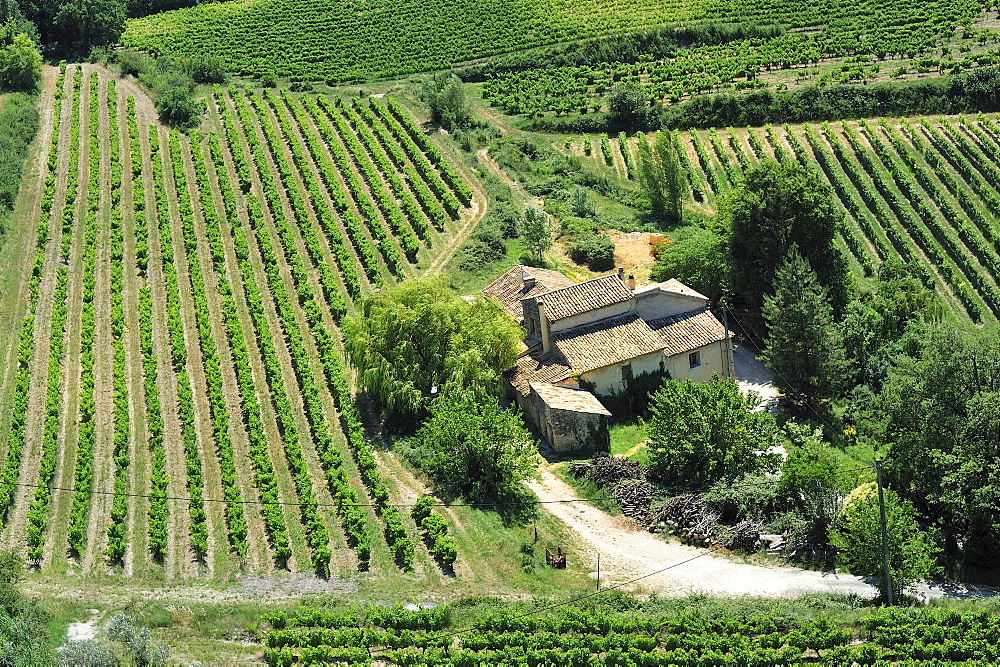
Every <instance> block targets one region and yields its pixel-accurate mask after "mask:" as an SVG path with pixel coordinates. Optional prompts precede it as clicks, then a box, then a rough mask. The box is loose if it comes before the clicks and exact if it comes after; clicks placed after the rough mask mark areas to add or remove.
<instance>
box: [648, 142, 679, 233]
mask: <svg viewBox="0 0 1000 667" xmlns="http://www.w3.org/2000/svg"><path fill="white" fill-rule="evenodd" d="M679 150H680V145H679V144H678V141H677V135H676V133H675V132H672V131H670V130H662V131H660V132H657V133H656V134H654V135H652V137H651V139H650V140H643V138H641V137H640V139H639V183H640V185H641V186H642V190H643V192H644V193H645V194H646V197H647V198H648V199H649V205H650V209H651V212H652V214H653V215H654V216H656V217H657V218H661V219H662V220H663V221H664V222H666V223H667V224H670V225H677V224H680V223H681V221H682V218H683V217H684V207H683V201H682V196H683V190H682V183H683V180H684V172H683V170H682V168H681V163H680V158H679V157H678V155H677V153H678V151H679Z"/></svg>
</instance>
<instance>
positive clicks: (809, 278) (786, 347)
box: [762, 244, 847, 403]
mask: <svg viewBox="0 0 1000 667" xmlns="http://www.w3.org/2000/svg"><path fill="white" fill-rule="evenodd" d="M763 310H764V312H763V314H764V321H765V322H766V323H767V328H768V331H769V332H770V333H769V336H768V339H767V347H766V348H765V349H764V354H763V356H762V360H763V361H764V363H765V364H767V366H768V367H770V368H771V370H773V371H775V372H776V373H777V374H778V375H779V376H780V378H781V379H782V380H783V381H784V382H786V383H787V384H789V385H791V388H792V391H789V390H787V389H783V391H785V392H786V393H785V397H786V398H787V399H790V400H792V401H793V402H807V403H815V402H816V401H817V400H819V399H824V398H832V397H834V396H836V395H837V394H839V393H840V391H841V389H842V387H843V386H844V379H845V377H846V375H847V357H846V355H845V352H844V344H843V339H842V338H841V336H840V330H839V329H838V328H837V327H836V323H835V322H834V320H833V308H832V307H831V306H830V304H829V302H828V301H827V290H826V288H825V287H823V286H822V285H821V284H820V283H819V280H818V279H817V277H816V274H815V273H814V272H813V270H812V269H811V268H810V266H809V263H808V262H807V261H806V260H805V258H804V257H802V255H800V254H799V251H798V247H797V246H796V245H794V244H793V245H792V247H791V248H790V249H789V250H788V254H787V255H786V257H785V261H784V262H782V264H781V265H780V266H779V267H778V270H777V272H776V273H775V276H774V294H773V295H768V296H765V297H764V309H763Z"/></svg>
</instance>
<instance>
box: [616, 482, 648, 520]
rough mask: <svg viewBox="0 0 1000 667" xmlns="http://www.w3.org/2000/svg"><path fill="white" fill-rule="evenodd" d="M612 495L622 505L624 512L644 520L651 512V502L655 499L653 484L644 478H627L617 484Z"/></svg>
mask: <svg viewBox="0 0 1000 667" xmlns="http://www.w3.org/2000/svg"><path fill="white" fill-rule="evenodd" d="M611 497H612V498H614V499H615V502H616V503H618V506H619V507H621V509H622V514H624V515H625V516H627V517H630V518H632V519H636V520H637V521H644V520H645V519H646V516H647V515H648V514H649V504H650V503H651V502H652V501H653V485H652V484H650V483H649V482H647V481H646V480H644V479H627V480H625V481H623V482H619V483H618V485H617V486H615V488H614V489H613V490H612V491H611Z"/></svg>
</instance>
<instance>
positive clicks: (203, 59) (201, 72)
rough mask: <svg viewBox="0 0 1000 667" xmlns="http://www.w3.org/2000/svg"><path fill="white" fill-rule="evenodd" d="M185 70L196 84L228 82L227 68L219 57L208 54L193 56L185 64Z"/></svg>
mask: <svg viewBox="0 0 1000 667" xmlns="http://www.w3.org/2000/svg"><path fill="white" fill-rule="evenodd" d="M183 69H184V71H186V72H187V73H188V75H189V76H190V77H191V78H192V79H193V80H194V81H195V82H196V83H225V81H226V68H225V66H224V65H223V64H222V60H221V59H220V58H219V57H218V56H214V55H208V54H204V55H199V56H192V57H191V58H189V59H188V60H187V61H186V62H185V63H184V67H183Z"/></svg>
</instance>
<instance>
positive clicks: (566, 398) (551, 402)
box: [530, 382, 611, 417]
mask: <svg viewBox="0 0 1000 667" xmlns="http://www.w3.org/2000/svg"><path fill="white" fill-rule="evenodd" d="M530 387H531V389H533V390H534V391H535V393H536V394H538V396H539V397H540V398H541V399H542V401H543V402H544V403H545V405H547V406H549V407H550V408H552V409H554V410H569V411H571V412H585V413H588V414H596V415H607V416H609V417H610V416H611V413H610V412H608V409H607V408H606V407H604V406H603V405H601V402H600V401H599V400H597V398H595V397H594V395H593V394H591V393H590V392H589V391H584V390H583V389H575V388H573V387H557V386H556V385H554V384H545V383H542V382H532V383H531V384H530Z"/></svg>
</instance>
